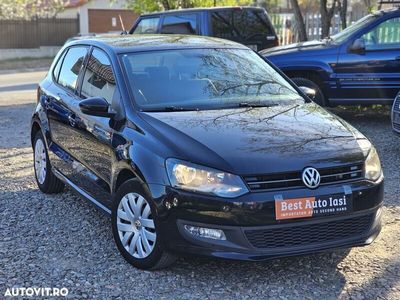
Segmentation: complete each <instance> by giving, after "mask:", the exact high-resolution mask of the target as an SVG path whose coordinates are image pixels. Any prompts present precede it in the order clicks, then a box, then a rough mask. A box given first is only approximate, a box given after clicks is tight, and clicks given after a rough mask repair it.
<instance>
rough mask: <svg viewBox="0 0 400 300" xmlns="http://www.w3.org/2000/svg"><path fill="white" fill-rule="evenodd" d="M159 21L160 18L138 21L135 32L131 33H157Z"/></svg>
mask: <svg viewBox="0 0 400 300" xmlns="http://www.w3.org/2000/svg"><path fill="white" fill-rule="evenodd" d="M159 21H160V17H155V18H146V19H142V20H140V21H139V23H138V24H137V26H136V28H135V30H134V31H133V33H134V34H143V33H145V34H146V33H147V34H151V33H157V28H158V22H159Z"/></svg>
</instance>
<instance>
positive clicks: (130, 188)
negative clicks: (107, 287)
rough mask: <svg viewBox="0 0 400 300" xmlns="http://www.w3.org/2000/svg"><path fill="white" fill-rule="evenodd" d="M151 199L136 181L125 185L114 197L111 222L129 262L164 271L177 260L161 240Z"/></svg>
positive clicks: (147, 268)
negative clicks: (163, 269)
mask: <svg viewBox="0 0 400 300" xmlns="http://www.w3.org/2000/svg"><path fill="white" fill-rule="evenodd" d="M154 219H155V213H154V208H153V207H152V203H151V196H150V195H149V193H148V192H147V191H146V190H145V189H144V188H143V186H142V185H141V184H140V182H139V181H138V180H136V179H130V180H128V181H126V182H125V183H123V184H122V185H121V187H120V188H119V189H118V191H117V193H116V196H115V198H114V202H113V207H112V213H111V223H112V231H113V236H114V240H115V243H116V244H117V247H118V250H119V251H120V252H121V254H122V256H123V257H124V258H125V260H126V261H127V262H129V263H130V264H132V265H133V266H135V267H136V268H139V269H145V270H155V269H162V268H165V267H167V266H169V265H170V264H172V263H173V262H174V261H175V260H176V257H175V256H174V255H172V254H170V253H167V252H166V251H165V250H164V248H163V245H162V243H161V241H160V236H159V235H158V233H157V228H156V224H155V223H156V222H155V220H154Z"/></svg>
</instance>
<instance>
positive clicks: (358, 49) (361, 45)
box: [349, 39, 365, 54]
mask: <svg viewBox="0 0 400 300" xmlns="http://www.w3.org/2000/svg"><path fill="white" fill-rule="evenodd" d="M349 51H350V52H352V53H360V54H361V53H364V52H365V41H364V39H356V40H355V41H354V42H353V44H351V46H350V47H349Z"/></svg>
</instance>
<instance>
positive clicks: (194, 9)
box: [141, 6, 263, 17]
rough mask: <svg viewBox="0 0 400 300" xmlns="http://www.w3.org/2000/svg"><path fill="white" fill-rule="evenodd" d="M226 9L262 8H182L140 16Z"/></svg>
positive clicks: (253, 7) (252, 7) (247, 7)
mask: <svg viewBox="0 0 400 300" xmlns="http://www.w3.org/2000/svg"><path fill="white" fill-rule="evenodd" d="M228 9H237V10H240V9H258V10H263V8H262V7H256V6H216V7H197V8H184V9H171V10H166V11H158V12H152V13H147V14H142V15H141V16H143V17H146V16H152V15H160V14H170V13H177V12H178V13H186V12H199V11H214V10H228Z"/></svg>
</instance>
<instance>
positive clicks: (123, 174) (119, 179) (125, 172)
mask: <svg viewBox="0 0 400 300" xmlns="http://www.w3.org/2000/svg"><path fill="white" fill-rule="evenodd" d="M134 178H137V176H136V175H135V173H134V172H133V171H132V170H130V169H128V168H123V169H121V170H120V171H119V172H118V173H117V175H116V176H115V181H114V186H113V192H114V193H115V192H116V191H117V190H118V189H119V187H120V186H121V185H122V184H123V183H124V182H126V181H128V180H129V179H134Z"/></svg>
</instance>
